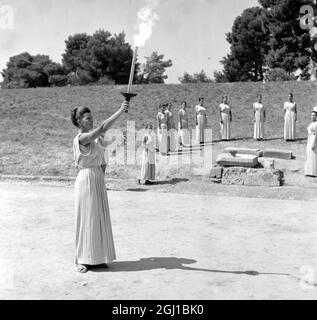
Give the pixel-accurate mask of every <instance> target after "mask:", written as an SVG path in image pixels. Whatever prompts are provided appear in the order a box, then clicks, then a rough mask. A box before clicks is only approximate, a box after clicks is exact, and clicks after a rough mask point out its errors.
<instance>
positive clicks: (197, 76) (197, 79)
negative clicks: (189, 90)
mask: <svg viewBox="0 0 317 320" xmlns="http://www.w3.org/2000/svg"><path fill="white" fill-rule="evenodd" d="M178 80H179V81H180V83H210V82H212V80H211V79H210V78H208V76H207V74H206V72H205V71H204V69H202V70H201V71H200V72H197V73H194V75H190V74H189V73H187V72H185V73H184V75H183V77H180V78H178Z"/></svg>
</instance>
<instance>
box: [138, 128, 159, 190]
mask: <svg viewBox="0 0 317 320" xmlns="http://www.w3.org/2000/svg"><path fill="white" fill-rule="evenodd" d="M142 146H143V154H142V166H141V174H140V178H139V179H138V183H139V184H140V183H141V180H143V181H144V184H145V185H148V184H152V181H154V180H155V135H154V134H153V126H152V124H151V123H148V124H146V125H145V134H144V137H143V142H142Z"/></svg>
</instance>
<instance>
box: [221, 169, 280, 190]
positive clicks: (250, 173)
mask: <svg viewBox="0 0 317 320" xmlns="http://www.w3.org/2000/svg"><path fill="white" fill-rule="evenodd" d="M283 177H284V175H283V172H282V171H280V170H271V169H253V168H238V167H234V168H224V169H223V174H222V184H225V185H243V186H263V187H279V186H281V185H282V184H283Z"/></svg>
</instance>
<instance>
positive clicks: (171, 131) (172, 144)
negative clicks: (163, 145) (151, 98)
mask: <svg viewBox="0 0 317 320" xmlns="http://www.w3.org/2000/svg"><path fill="white" fill-rule="evenodd" d="M165 112H166V114H167V117H168V122H167V131H168V151H175V150H176V148H177V145H176V141H177V136H176V135H177V132H176V127H175V120H174V115H173V112H172V104H171V103H169V104H168V105H167V108H166V111H165Z"/></svg>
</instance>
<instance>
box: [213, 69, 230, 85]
mask: <svg viewBox="0 0 317 320" xmlns="http://www.w3.org/2000/svg"><path fill="white" fill-rule="evenodd" d="M214 79H215V82H217V83H225V82H229V80H228V78H227V77H226V75H225V73H224V72H222V71H215V72H214Z"/></svg>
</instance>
